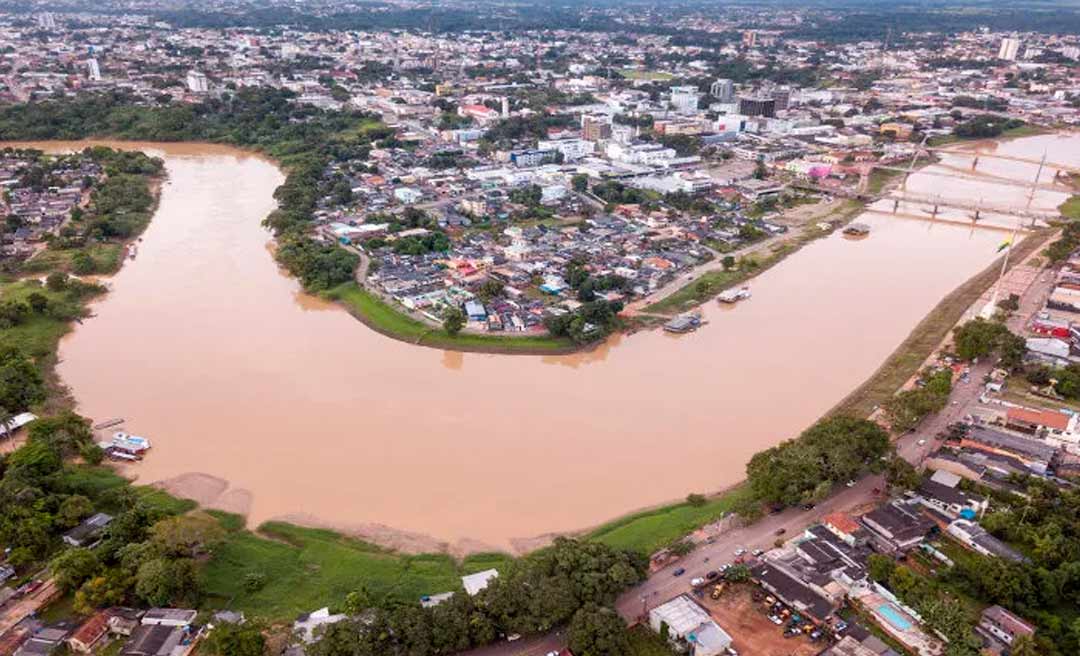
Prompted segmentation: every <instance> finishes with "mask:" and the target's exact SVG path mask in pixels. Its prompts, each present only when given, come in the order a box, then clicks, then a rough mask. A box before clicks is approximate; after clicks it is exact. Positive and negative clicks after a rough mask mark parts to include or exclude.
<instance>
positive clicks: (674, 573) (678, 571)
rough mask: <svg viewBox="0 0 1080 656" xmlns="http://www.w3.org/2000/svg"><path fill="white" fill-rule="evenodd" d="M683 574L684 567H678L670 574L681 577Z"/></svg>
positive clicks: (684, 571)
mask: <svg viewBox="0 0 1080 656" xmlns="http://www.w3.org/2000/svg"><path fill="white" fill-rule="evenodd" d="M683 574H686V568H685V567H680V568H679V569H677V570H675V571H674V572H672V573H671V575H672V576H682V575H683Z"/></svg>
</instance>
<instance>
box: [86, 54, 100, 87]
mask: <svg viewBox="0 0 1080 656" xmlns="http://www.w3.org/2000/svg"><path fill="white" fill-rule="evenodd" d="M86 68H87V73H88V75H89V77H90V79H91V80H93V81H94V82H100V81H101V66H100V65H98V60H97V59H94V58H92V57H91V58H90V59H88V60H86Z"/></svg>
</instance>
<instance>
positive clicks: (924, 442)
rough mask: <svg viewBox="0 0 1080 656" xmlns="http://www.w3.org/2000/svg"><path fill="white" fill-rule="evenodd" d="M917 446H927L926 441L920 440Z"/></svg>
mask: <svg viewBox="0 0 1080 656" xmlns="http://www.w3.org/2000/svg"><path fill="white" fill-rule="evenodd" d="M915 444H918V445H919V446H925V445H926V440H919V441H918V442H916V443H915Z"/></svg>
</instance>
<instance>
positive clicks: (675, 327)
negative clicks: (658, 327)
mask: <svg viewBox="0 0 1080 656" xmlns="http://www.w3.org/2000/svg"><path fill="white" fill-rule="evenodd" d="M700 327H701V315H699V314H680V315H679V316H677V317H675V318H674V319H672V320H671V321H668V322H667V323H665V324H664V330H666V331H668V332H669V333H678V334H681V333H689V332H693V331H695V330H697V329H698V328H700Z"/></svg>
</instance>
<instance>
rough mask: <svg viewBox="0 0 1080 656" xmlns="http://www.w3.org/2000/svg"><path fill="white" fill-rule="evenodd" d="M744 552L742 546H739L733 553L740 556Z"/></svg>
mask: <svg viewBox="0 0 1080 656" xmlns="http://www.w3.org/2000/svg"><path fill="white" fill-rule="evenodd" d="M744 553H746V549H743V548H742V547H739V548H738V549H736V550H735V555H736V556H741V555H743V554H744Z"/></svg>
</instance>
